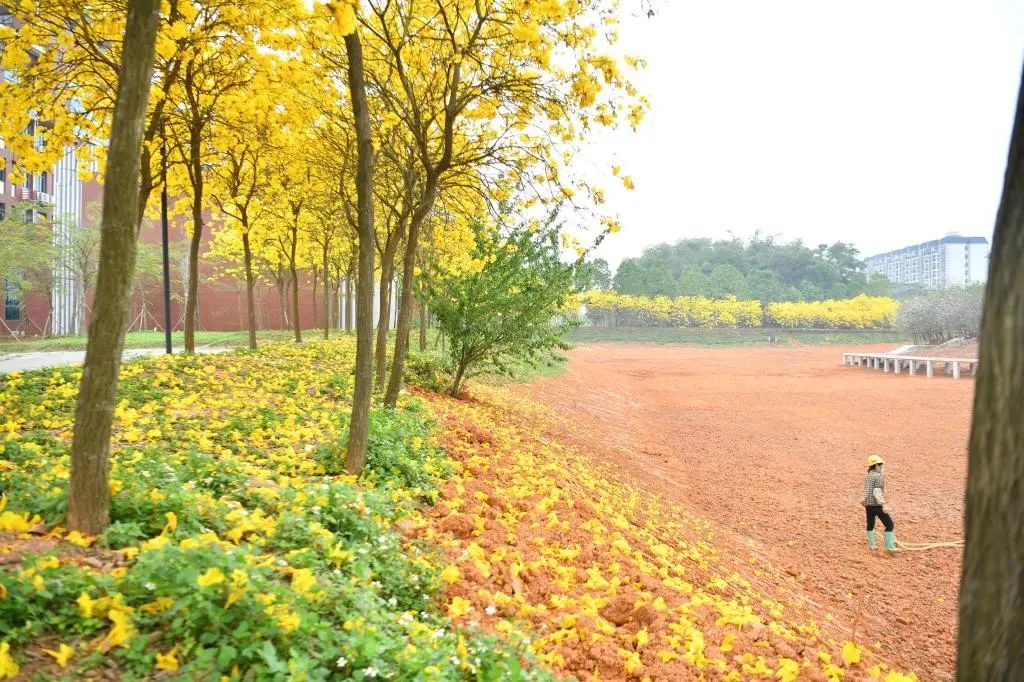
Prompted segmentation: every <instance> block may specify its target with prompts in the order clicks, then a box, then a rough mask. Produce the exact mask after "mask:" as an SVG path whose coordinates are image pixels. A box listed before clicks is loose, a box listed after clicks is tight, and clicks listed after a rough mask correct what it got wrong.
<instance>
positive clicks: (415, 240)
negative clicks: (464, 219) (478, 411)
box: [384, 178, 438, 407]
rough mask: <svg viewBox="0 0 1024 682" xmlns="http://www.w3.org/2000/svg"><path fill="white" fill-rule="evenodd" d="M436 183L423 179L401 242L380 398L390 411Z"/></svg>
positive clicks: (399, 385) (402, 362) (397, 388)
mask: <svg viewBox="0 0 1024 682" xmlns="http://www.w3.org/2000/svg"><path fill="white" fill-rule="evenodd" d="M437 187H438V183H437V181H436V180H434V179H432V178H428V179H427V183H426V188H425V189H424V191H423V197H422V199H421V201H420V203H419V205H418V206H417V207H416V210H415V211H413V214H412V220H411V221H410V223H409V236H408V239H407V240H406V242H405V261H404V262H403V263H402V290H401V299H400V300H401V303H400V305H399V307H398V324H397V325H396V331H395V355H394V360H393V361H392V362H391V377H390V378H389V379H388V390H387V392H386V393H385V394H384V404H385V405H387V406H388V407H394V406H395V405H396V404H397V403H398V393H399V392H400V391H401V390H402V384H403V377H402V372H403V371H404V368H405V355H406V351H408V349H409V327H411V326H412V276H413V272H414V271H415V269H416V251H417V249H418V248H419V238H420V227H421V226H422V225H423V222H424V221H425V220H426V219H427V216H428V215H429V214H430V210H431V209H432V208H433V206H434V198H435V197H436V196H437Z"/></svg>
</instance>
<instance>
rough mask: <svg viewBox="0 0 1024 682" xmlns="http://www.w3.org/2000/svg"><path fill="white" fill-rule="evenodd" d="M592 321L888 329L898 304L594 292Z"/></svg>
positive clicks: (872, 299)
mask: <svg viewBox="0 0 1024 682" xmlns="http://www.w3.org/2000/svg"><path fill="white" fill-rule="evenodd" d="M581 302H582V303H583V305H585V306H586V312H587V317H588V318H589V319H591V320H592V321H594V322H596V323H600V324H614V325H617V326H636V327H700V328H714V327H761V326H771V327H786V328H790V329H885V328H888V327H891V326H892V324H893V321H894V319H895V316H896V311H897V310H899V302H898V301H896V300H895V299H892V298H887V297H884V296H864V295H861V296H857V297H856V298H851V299H845V300H839V301H832V300H830V301H810V302H785V303H769V304H767V305H766V306H764V307H762V305H761V303H760V302H759V301H738V300H736V299H735V298H733V297H729V298H725V299H710V298H704V297H701V296H680V297H678V298H668V297H666V296H656V297H653V298H651V297H647V296H627V295H624V294H617V293H614V292H611V291H591V292H588V293H587V294H585V295H584V296H583V297H582V298H581Z"/></svg>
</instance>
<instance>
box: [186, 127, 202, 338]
mask: <svg viewBox="0 0 1024 682" xmlns="http://www.w3.org/2000/svg"><path fill="white" fill-rule="evenodd" d="M189 141H190V143H191V145H192V146H191V152H190V160H189V162H190V163H191V165H192V190H193V197H192V239H191V241H190V242H189V247H188V294H187V297H186V299H185V352H186V353H195V352H196V317H197V315H196V309H197V306H198V301H196V296H197V295H198V293H199V244H200V242H201V241H202V239H203V164H202V153H201V150H202V147H201V145H202V127H201V125H200V124H193V126H192V135H191V139H190V140H189Z"/></svg>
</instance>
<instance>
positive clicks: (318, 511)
mask: <svg viewBox="0 0 1024 682" xmlns="http://www.w3.org/2000/svg"><path fill="white" fill-rule="evenodd" d="M309 511H311V512H313V514H317V515H318V514H320V507H319V506H316V507H310V508H309Z"/></svg>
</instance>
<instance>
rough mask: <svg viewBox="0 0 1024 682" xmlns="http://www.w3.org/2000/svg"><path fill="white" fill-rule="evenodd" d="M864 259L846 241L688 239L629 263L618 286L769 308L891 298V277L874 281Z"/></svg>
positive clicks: (619, 275)
mask: <svg viewBox="0 0 1024 682" xmlns="http://www.w3.org/2000/svg"><path fill="white" fill-rule="evenodd" d="M857 256H858V252H857V249H856V248H854V247H853V246H852V245H851V244H847V243H844V242H836V243H834V244H831V245H829V244H819V245H818V246H816V247H813V248H812V247H809V246H807V245H805V244H804V243H803V242H801V241H799V240H797V241H791V242H786V243H781V242H777V241H776V240H775V238H774V237H771V236H763V235H761V234H755V235H754V236H753V237H752V238H751V239H749V240H742V239H739V238H735V237H734V238H732V239H720V240H713V239H706V238H694V239H682V240H680V241H678V242H676V243H675V244H658V245H656V246H652V247H649V248H647V249H646V250H645V251H644V253H643V255H641V256H639V257H637V258H627V259H625V260H623V261H622V263H621V264H620V265H619V268H618V270H617V271H616V273H615V277H614V278H613V286H614V289H615V291H617V292H619V293H621V294H629V295H633V296H707V297H710V298H724V297H726V296H736V297H737V298H739V299H757V300H760V301H762V302H764V303H770V302H774V301H798V300H803V301H816V300H822V299H826V298H829V299H845V298H852V297H854V296H857V295H859V294H868V295H871V296H887V295H889V294H891V293H892V285H891V283H890V282H889V280H888V279H887V278H885V276H884V275H873V276H872V277H871V278H870V279H869V278H868V277H867V276H866V275H865V273H864V263H863V262H862V261H861V260H860V259H859V258H858V257H857Z"/></svg>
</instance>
